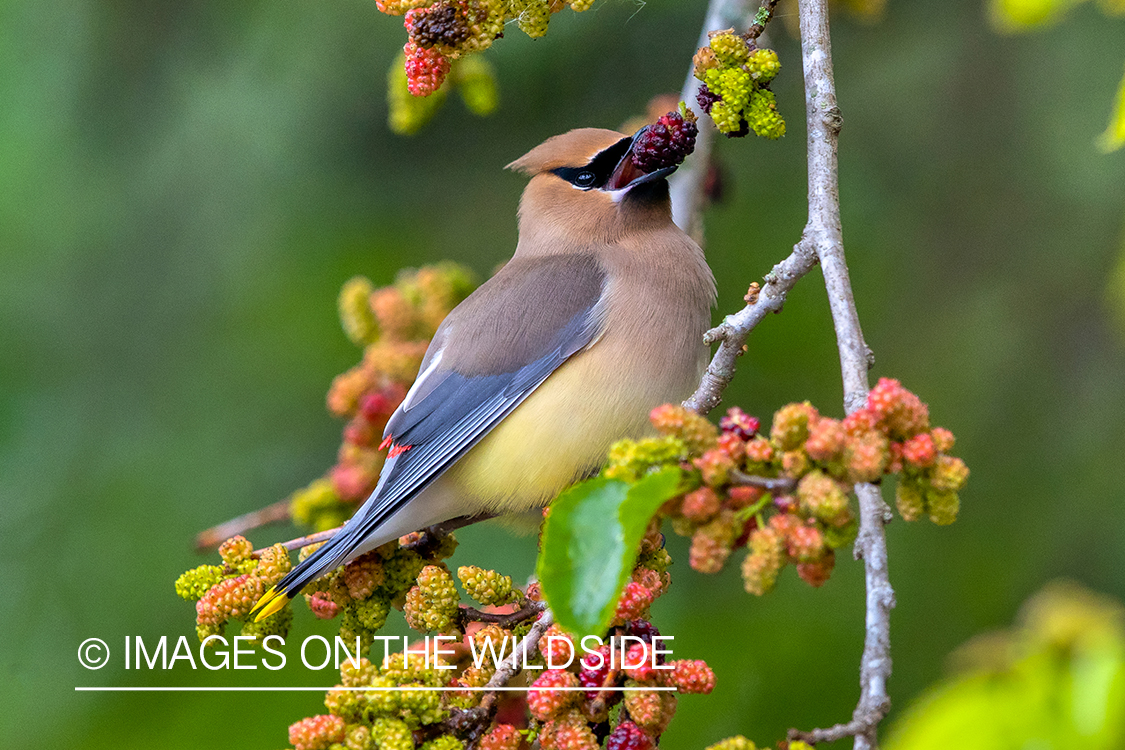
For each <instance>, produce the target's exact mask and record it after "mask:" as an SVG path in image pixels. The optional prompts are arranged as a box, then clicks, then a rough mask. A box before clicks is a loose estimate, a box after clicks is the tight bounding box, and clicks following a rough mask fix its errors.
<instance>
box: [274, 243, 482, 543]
mask: <svg viewBox="0 0 1125 750" xmlns="http://www.w3.org/2000/svg"><path fill="white" fill-rule="evenodd" d="M475 285H476V284H475V280H474V278H473V276H472V274H471V272H469V271H468V270H466V269H465V268H463V267H461V266H458V265H456V264H453V263H443V264H438V265H434V266H427V267H425V268H421V269H418V270H416V271H407V272H405V273H403V274H401V275H400V276H399V278H398V279H397V280H396V281H395V283H394V284H393V285H391V286H388V287H383V288H380V289H377V288H375V287H374V285H372V284H371V282H370V281H368V280H367V279H365V278H362V277H358V278H355V279H352V280H351V281H349V282H347V283H346V284H344V287H343V289H341V291H340V297H339V301H338V307H339V313H340V321H341V324H342V326H343V328H344V332H345V333H346V334H347V335H348V337H349V338H350V339H351V341H352V342H353V343H354V344H356V345H357V346H362V347H363V349H364V352H363V361H362V362H361V363H360V364H358V365H356V366H355V367H353V368H352V369H350V370H348V371H347V372H345V373H343V374H341V375H338V376H337V377H336V379H335V380H333V381H332V386H331V388H330V389H329V391H328V409H329V411H331V412H332V413H333V414H335V415H336V416H338V417H343V418H346V419H348V423H347V424H346V425H345V427H344V431H343V443H342V444H341V446H340V449H339V452H338V454H337V459H336V465H335V466H333V467H332V468H331V469H330V470H329V471H328V473H327V475H326V476H324V477H321V478H319V479H316V480H314V481H313V482H312V483H311V484H309V485H308V486H307V487H305V488H303V489H301V490H298V491H297V492H295V493H294V494H293V495H292V497H291V498H290V512H291V514H292V516H293V520H294V521H296V522H297V523H299V524H303V525H306V526H312V527H313V528H314V529H317V530H322V529H330V528H334V527H336V526H339V525H340V524H341V523H343V522H344V521H346V520H347V519H348V518H349V517H350V516H351V514H352V513H353V512H354V511H355V509H356V507H357V504H358V503H360V502H361V501H363V500H365V499H367V496H368V495H370V494H371V491H372V490H373V489H375V484H376V482H378V479H379V471H380V470H381V469H382V468H383V461H384V458H385V455H386V453H385V451H386V448H387V447H388V446H386V445H383V429H384V427H385V426H386V424H387V420H388V419H389V418H390V416H391V414H393V413H394V410H395V409H396V408H397V407H398V405H399V404H400V403H401V402H402V399H403V398H405V397H406V391H407V388H408V387H409V386H410V384H411V383H412V382H413V380H414V377H415V375H416V374H417V372H418V367H419V365H421V363H422V356H423V355H424V354H425V353H426V347H427V346H428V345H429V341H430V338H431V337H432V336H433V335H434V332H435V331H436V330H437V327H438V325H440V324H441V321H442V320H444V319H445V316H446V315H447V314H448V313H449V311H450V310H452V309H453V308H454V307H455V306H456V305H457V304H458V303H459V302H460V301H461V300H463V299H464V298H465V297H467V296H468V295H469V293H470V292H471V291H472V290H473V288H474V287H475Z"/></svg>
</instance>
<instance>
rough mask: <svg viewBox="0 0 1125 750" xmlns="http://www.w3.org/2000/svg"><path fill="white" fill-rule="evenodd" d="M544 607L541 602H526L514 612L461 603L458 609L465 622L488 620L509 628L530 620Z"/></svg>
mask: <svg viewBox="0 0 1125 750" xmlns="http://www.w3.org/2000/svg"><path fill="white" fill-rule="evenodd" d="M544 609H546V607H545V605H544V604H542V603H541V602H528V603H526V604H525V605H524V606H523V607H522V608H521V609H519V610H517V611H515V612H505V613H501V612H483V611H481V610H479V609H476V608H475V607H469V606H465V605H461V607H460V610H459V611H460V614H461V617H462V618H463V619H464V620H465V621H467V622H489V623H495V624H497V625H499V626H500V627H502V628H510V627H512V626H513V625H518V624H519V623H521V622H523V621H524V620H530V619H531V618H532V617H535V616H537V615H538V614H539V613H540V612H542V611H543V610H544Z"/></svg>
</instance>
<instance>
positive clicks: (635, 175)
mask: <svg viewBox="0 0 1125 750" xmlns="http://www.w3.org/2000/svg"><path fill="white" fill-rule="evenodd" d="M649 127H651V126H649V125H646V126H644V127H643V128H641V129H640V130H638V131H637V132H636V133H633V135H631V136H629V137H628V138H622V139H621V140H620V141H618V142H617V143H616V144H615V145H614V146H612V147H611V148H614V149H618V148H624V149H625V155H624V156H622V157H621V161H619V162H617V166H616V167H615V168H614V170H613V173H612V174H611V175H610V176H609V179H608V180H606V183H605V186H604V187H603V188H602V190H606V191H608V192H617V191H619V190H630V189H632V188H635V187H636V186H637V185H643V184H644V183H646V182H652V181H653V180H659V179H662V178H664V177H667V176H668V175H670V174H672V173H673V172H675V171H676V167H677V166H679V165H676V164H674V165H672V166H670V167H663V168H661V169H657V170H655V171H652V172H645V171H644V170H642V169H638V168H637V166H636V165H635V164H633V141H635V140H637V138H638V137H640V135H641V133H643V132H645V131H646V130H648V129H649Z"/></svg>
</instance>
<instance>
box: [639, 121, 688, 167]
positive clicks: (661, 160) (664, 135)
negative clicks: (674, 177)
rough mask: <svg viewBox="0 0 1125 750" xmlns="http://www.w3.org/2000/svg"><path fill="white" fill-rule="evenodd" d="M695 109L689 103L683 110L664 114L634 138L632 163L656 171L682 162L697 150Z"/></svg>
mask: <svg viewBox="0 0 1125 750" xmlns="http://www.w3.org/2000/svg"><path fill="white" fill-rule="evenodd" d="M695 119H696V118H695V113H694V112H692V111H691V110H690V109H688V108H687V107H682V108H681V111H680V112H669V113H668V114H666V115H662V116H661V117H660V119H658V120H657V121H656V122H655V123H654V124H652V125H649V126H648V127H646V128H645V129H644V130H643V131H641V133H640V135H638V136H637V138H636V139H635V140H634V141H633V156H632V159H633V166H635V167H636V168H637V169H639V170H641V171H643V172H655V171H656V170H658V169H662V168H664V167H671V166H675V165H677V164H680V163H681V162H683V160H684V159H686V158H687V156H688V154H690V153H691V152H692V151H694V150H695V137H696V136H697V135H698V134H699V128H698V127H697V126H696V124H695Z"/></svg>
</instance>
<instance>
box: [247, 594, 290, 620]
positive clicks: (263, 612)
mask: <svg viewBox="0 0 1125 750" xmlns="http://www.w3.org/2000/svg"><path fill="white" fill-rule="evenodd" d="M288 603H289V597H288V596H286V595H285V594H284V593H282V592H279V591H278V590H277V587H274V588H271V589H270V590H269V591H267V592H266V593H264V594H262V598H261V599H259V600H258V603H257V604H255V605H254V609H252V610H250V612H251V613H254V612H257V613H258V614H257V615H255V616H254V622H261V621H262V620H264V619H266V618H267V617H269V616H270V615H272V614H275V613H276V612H277V611H278V610H280V609H281V608H282V607H284V606H285V605H286V604H288Z"/></svg>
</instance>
